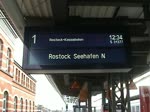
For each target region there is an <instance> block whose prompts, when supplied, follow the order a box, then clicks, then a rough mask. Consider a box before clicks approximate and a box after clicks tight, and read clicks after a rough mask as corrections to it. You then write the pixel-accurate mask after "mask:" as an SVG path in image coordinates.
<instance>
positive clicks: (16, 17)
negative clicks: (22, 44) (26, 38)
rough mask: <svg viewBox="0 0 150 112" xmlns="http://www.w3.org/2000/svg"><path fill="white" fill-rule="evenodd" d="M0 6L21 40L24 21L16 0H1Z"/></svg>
mask: <svg viewBox="0 0 150 112" xmlns="http://www.w3.org/2000/svg"><path fill="white" fill-rule="evenodd" d="M0 7H1V9H2V11H3V12H4V14H5V16H6V18H7V19H8V21H9V22H10V24H11V25H12V26H13V28H14V30H15V31H16V33H17V34H18V35H19V37H20V38H21V40H23V35H24V26H25V21H24V17H23V15H22V13H21V12H20V9H19V7H18V5H17V3H16V0H1V1H0Z"/></svg>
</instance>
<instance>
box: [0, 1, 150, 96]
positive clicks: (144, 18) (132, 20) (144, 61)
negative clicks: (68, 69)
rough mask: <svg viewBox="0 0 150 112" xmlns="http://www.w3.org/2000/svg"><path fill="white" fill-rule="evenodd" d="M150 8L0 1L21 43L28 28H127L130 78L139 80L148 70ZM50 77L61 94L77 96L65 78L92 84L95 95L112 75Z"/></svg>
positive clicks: (127, 4) (140, 3)
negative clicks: (104, 26) (68, 26)
mask: <svg viewBox="0 0 150 112" xmlns="http://www.w3.org/2000/svg"><path fill="white" fill-rule="evenodd" d="M149 4H150V1H149V0H1V1H0V9H1V11H2V12H3V13H4V14H5V16H6V17H7V19H8V20H9V21H10V23H11V24H12V26H13V27H14V29H15V31H16V32H17V33H18V35H19V36H20V38H21V39H22V40H24V36H23V35H24V28H25V26H58V25H66V24H78V25H79V26H80V25H90V24H95V25H105V24H113V25H115V24H125V25H127V26H128V27H129V33H130V35H131V52H132V54H131V62H132V69H131V71H130V72H128V73H127V76H128V75H132V77H137V76H139V75H140V74H141V73H143V72H145V71H147V70H148V69H149V61H148V58H147V57H148V56H149V54H150V37H149V33H150V25H149V21H150V16H149V15H150V7H149ZM149 60H150V58H149ZM49 74H50V75H52V78H53V79H54V81H55V83H56V85H57V87H58V89H59V90H60V92H61V94H66V95H73V96H76V95H78V93H79V91H78V92H77V93H75V92H72V91H70V88H69V87H70V86H68V85H66V84H65V83H66V81H65V78H64V77H66V76H69V79H68V80H69V82H70V84H71V83H72V82H73V81H74V80H75V79H76V80H78V81H79V82H80V84H81V85H83V84H84V82H86V81H90V82H91V84H92V85H93V86H92V91H93V94H94V92H97V91H100V89H101V87H100V85H102V84H103V82H104V81H105V80H106V76H107V75H108V74H111V73H107V71H105V73H94V72H93V73H70V74H62V73H58V74H57V73H55V74H54V73H49Z"/></svg>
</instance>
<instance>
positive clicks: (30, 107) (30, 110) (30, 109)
mask: <svg viewBox="0 0 150 112" xmlns="http://www.w3.org/2000/svg"><path fill="white" fill-rule="evenodd" d="M29 112H31V101H30V111H29Z"/></svg>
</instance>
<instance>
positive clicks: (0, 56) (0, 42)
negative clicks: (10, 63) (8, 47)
mask: <svg viewBox="0 0 150 112" xmlns="http://www.w3.org/2000/svg"><path fill="white" fill-rule="evenodd" d="M2 51H3V41H2V40H1V39H0V59H2V54H3V52H2ZM0 66H2V60H1V61H0Z"/></svg>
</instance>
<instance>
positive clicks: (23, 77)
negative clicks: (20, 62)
mask: <svg viewBox="0 0 150 112" xmlns="http://www.w3.org/2000/svg"><path fill="white" fill-rule="evenodd" d="M25 78H26V77H25V75H24V76H23V85H25V80H26V79H25Z"/></svg>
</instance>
